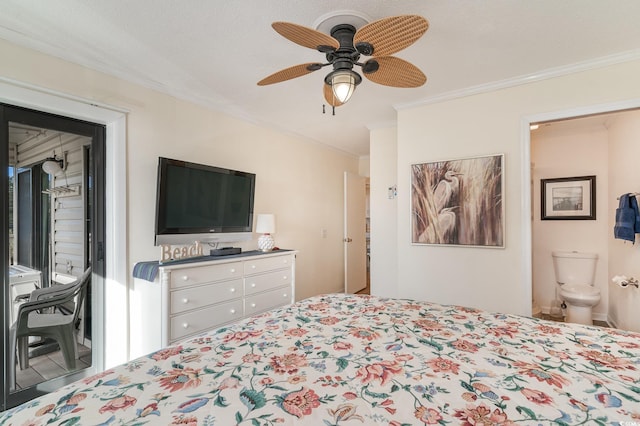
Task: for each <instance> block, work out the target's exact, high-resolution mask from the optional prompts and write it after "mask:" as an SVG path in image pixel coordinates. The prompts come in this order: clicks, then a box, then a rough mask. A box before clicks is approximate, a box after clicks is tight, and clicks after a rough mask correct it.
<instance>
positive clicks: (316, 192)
mask: <svg viewBox="0 0 640 426" xmlns="http://www.w3.org/2000/svg"><path fill="white" fill-rule="evenodd" d="M0 56H1V57H3V58H11V60H3V61H0V77H3V78H8V79H13V80H17V81H21V82H25V83H28V84H33V85H37V86H41V87H44V88H47V89H50V90H54V91H58V92H62V93H65V94H68V95H69V96H72V97H73V96H77V97H81V98H86V99H91V100H93V101H95V102H97V103H101V104H108V105H113V106H115V107H118V108H122V109H128V110H129V111H130V113H129V114H128V117H127V129H126V130H127V135H126V137H127V146H126V150H127V160H126V167H127V184H126V192H127V194H126V198H127V200H128V207H129V208H128V213H127V225H128V226H127V229H128V234H127V240H128V246H127V252H128V255H127V265H128V271H129V273H128V274H127V275H128V280H127V281H126V282H114V283H109V285H110V286H112V287H113V288H117V289H126V288H128V286H129V283H130V282H131V280H132V278H131V276H130V271H131V270H132V269H133V265H134V264H135V263H136V262H138V261H143V260H153V259H158V258H159V250H158V248H156V247H154V245H153V222H154V214H155V212H154V203H155V187H156V167H157V157H158V156H166V157H169V158H178V159H183V160H187V161H193V162H197V163H205V164H212V165H217V166H221V167H228V168H232V169H239V170H243V171H249V172H253V173H256V175H257V182H256V199H255V212H256V213H262V212H271V213H274V214H276V216H277V221H278V233H277V234H275V240H276V244H277V245H278V246H279V247H282V248H294V249H298V250H300V252H299V255H298V259H297V262H296V266H297V273H296V284H297V289H296V292H297V294H296V298H297V299H301V298H304V297H307V296H310V295H313V294H319V293H324V292H332V291H338V290H339V289H341V288H343V287H344V284H343V279H344V278H343V276H344V271H343V269H344V268H343V261H342V259H343V254H342V227H343V195H342V191H343V187H342V185H343V173H344V171H345V170H346V171H351V172H354V173H357V172H358V159H357V158H355V157H352V156H351V155H348V154H345V153H343V152H340V151H338V150H335V149H330V148H326V147H324V146H321V145H319V144H317V143H315V142H311V141H307V140H305V139H303V138H300V137H295V136H291V135H285V134H282V133H278V132H276V131H274V130H270V129H266V128H262V127H258V126H256V125H253V124H249V123H246V122H243V121H240V120H237V119H234V118H231V117H229V116H227V115H225V114H222V113H219V112H215V111H211V110H208V109H207V108H204V107H201V106H198V105H194V104H191V103H189V102H186V101H182V100H179V99H175V98H173V97H171V96H168V95H164V94H161V93H158V92H155V91H153V90H149V89H147V88H144V87H141V86H138V85H135V84H130V83H128V82H126V81H123V80H120V79H118V78H115V77H111V76H107V75H104V74H101V73H99V72H95V71H92V70H89V69H86V68H83V67H80V66H77V65H74V64H71V63H68V62H65V61H62V60H59V59H56V58H52V57H49V56H46V55H43V54H41V53H38V52H35V51H33V50H29V49H25V48H22V47H18V46H16V45H13V44H11V43H8V42H5V41H2V40H0ZM320 229H326V230H327V238H322V235H321V233H320ZM255 247H256V242H255V241H253V242H252V245H251V247H248V248H255ZM245 248H247V247H245ZM123 294H126V292H125V293H123ZM107 299H108V300H113V299H112V298H110V297H109V295H107ZM115 300H117V305H116V304H114V305H113V306H111V305H109V306H106V307H105V309H106V310H107V311H108V312H111V311H113V312H120V311H122V312H123V315H124V312H126V304H123V303H122V302H123V301H122V298H121V297H118V298H115ZM106 327H107V334H109V333H111V332H112V333H114V334H116V335H117V336H118V337H119V338H120V339H121V340H122V342H126V339H127V335H126V333H123V332H122V330H121V329H118V330H111V331H110V330H109V324H106ZM123 344H124V346H126V344H125V343H123ZM117 360H118V359H117V358H116V359H114V361H117ZM122 361H124V359H121V360H120V362H122Z"/></svg>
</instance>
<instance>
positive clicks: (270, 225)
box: [256, 214, 276, 234]
mask: <svg viewBox="0 0 640 426" xmlns="http://www.w3.org/2000/svg"><path fill="white" fill-rule="evenodd" d="M275 232H276V216H275V215H273V214H259V215H258V218H257V219H256V233H258V234H274V233H275Z"/></svg>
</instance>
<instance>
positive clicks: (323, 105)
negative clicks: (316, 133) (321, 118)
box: [322, 104, 325, 114]
mask: <svg viewBox="0 0 640 426" xmlns="http://www.w3.org/2000/svg"><path fill="white" fill-rule="evenodd" d="M324 107H325V104H322V113H323V114H324V112H325V111H324Z"/></svg>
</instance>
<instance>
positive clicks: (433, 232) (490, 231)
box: [411, 154, 504, 248]
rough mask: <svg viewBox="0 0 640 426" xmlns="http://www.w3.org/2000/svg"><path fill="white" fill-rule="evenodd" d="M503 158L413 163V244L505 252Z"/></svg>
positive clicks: (492, 156)
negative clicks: (493, 249) (503, 249)
mask: <svg viewBox="0 0 640 426" xmlns="http://www.w3.org/2000/svg"><path fill="white" fill-rule="evenodd" d="M503 200H504V154H497V155H488V156H483V157H473V158H464V159H458V160H447V161H437V162H433V163H419V164H412V165H411V242H412V243H413V244H429V245H446V246H467V247H490V248H504V203H503Z"/></svg>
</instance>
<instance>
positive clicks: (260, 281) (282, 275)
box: [244, 269, 291, 295]
mask: <svg viewBox="0 0 640 426" xmlns="http://www.w3.org/2000/svg"><path fill="white" fill-rule="evenodd" d="M289 284H291V269H283V270H280V271H274V272H267V273H265V274H260V275H252V276H250V277H246V278H245V279H244V294H245V295H249V294H254V293H258V292H261V291H265V290H271V289H274V288H277V287H281V286H283V285H289Z"/></svg>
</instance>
